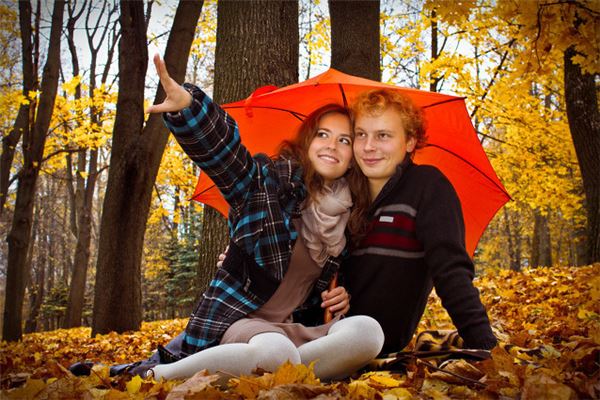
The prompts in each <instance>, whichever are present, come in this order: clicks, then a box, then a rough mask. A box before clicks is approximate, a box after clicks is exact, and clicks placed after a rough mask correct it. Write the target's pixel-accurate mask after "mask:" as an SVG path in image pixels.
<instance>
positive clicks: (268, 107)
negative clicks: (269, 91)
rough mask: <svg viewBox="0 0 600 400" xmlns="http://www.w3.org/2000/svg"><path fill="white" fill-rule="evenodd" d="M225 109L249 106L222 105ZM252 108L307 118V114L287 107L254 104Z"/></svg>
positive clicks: (299, 118)
mask: <svg viewBox="0 0 600 400" xmlns="http://www.w3.org/2000/svg"><path fill="white" fill-rule="evenodd" d="M222 108H223V109H224V110H227V109H230V108H232V109H233V108H247V106H223V107H222ZM251 108H261V109H265V110H275V111H282V112H286V113H290V114H292V115H293V116H294V117H296V118H297V119H298V120H299V121H303V120H304V119H305V118H306V115H304V114H302V113H299V112H296V111H292V110H287V109H285V108H279V107H271V106H252V107H251Z"/></svg>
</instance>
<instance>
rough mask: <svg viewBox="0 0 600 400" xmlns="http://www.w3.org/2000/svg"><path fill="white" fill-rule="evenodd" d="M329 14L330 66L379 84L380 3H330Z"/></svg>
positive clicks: (335, 0) (340, 0) (344, 0)
mask: <svg viewBox="0 0 600 400" xmlns="http://www.w3.org/2000/svg"><path fill="white" fill-rule="evenodd" d="M329 15H330V18H331V67H332V68H335V69H337V70H339V71H341V72H344V73H346V74H351V75H356V76H360V77H363V78H367V79H372V80H375V81H380V80H381V68H380V55H379V0H376V1H349V0H329Z"/></svg>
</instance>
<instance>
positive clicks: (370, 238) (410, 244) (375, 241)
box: [360, 232, 423, 251]
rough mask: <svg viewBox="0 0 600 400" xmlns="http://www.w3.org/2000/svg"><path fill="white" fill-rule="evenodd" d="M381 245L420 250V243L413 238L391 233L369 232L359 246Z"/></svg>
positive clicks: (421, 248)
mask: <svg viewBox="0 0 600 400" xmlns="http://www.w3.org/2000/svg"><path fill="white" fill-rule="evenodd" d="M369 246H381V247H386V248H393V249H399V250H407V251H422V250H423V246H421V243H420V242H419V241H418V240H416V239H413V238H409V237H406V236H400V235H397V234H393V233H383V232H378V233H371V234H370V235H367V237H366V238H365V240H363V242H362V243H361V246H360V247H369Z"/></svg>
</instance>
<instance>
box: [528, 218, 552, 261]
mask: <svg viewBox="0 0 600 400" xmlns="http://www.w3.org/2000/svg"><path fill="white" fill-rule="evenodd" d="M533 217H534V224H533V239H532V243H531V266H532V267H551V266H552V242H551V240H550V227H549V226H548V217H547V216H545V215H542V213H541V212H540V211H539V210H534V211H533Z"/></svg>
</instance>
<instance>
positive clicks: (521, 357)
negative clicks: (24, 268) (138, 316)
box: [0, 264, 600, 400]
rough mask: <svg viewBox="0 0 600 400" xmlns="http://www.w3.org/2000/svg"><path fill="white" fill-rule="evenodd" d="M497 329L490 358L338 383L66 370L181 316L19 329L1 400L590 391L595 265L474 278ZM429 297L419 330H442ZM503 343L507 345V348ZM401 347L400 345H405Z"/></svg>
mask: <svg viewBox="0 0 600 400" xmlns="http://www.w3.org/2000/svg"><path fill="white" fill-rule="evenodd" d="M477 286H478V287H479V288H480V290H481V294H482V299H483V302H484V303H485V305H486V306H487V308H488V311H489V314H490V318H491V320H492V321H493V327H494V330H495V331H496V334H497V336H498V337H499V338H500V340H501V341H502V342H503V343H510V344H512V345H516V346H518V347H519V348H528V349H534V348H535V349H537V350H538V351H537V352H523V351H519V349H518V348H516V347H513V348H511V349H508V348H507V347H506V346H504V347H497V348H496V349H494V350H493V352H492V359H490V360H486V361H481V362H465V361H462V360H461V361H454V362H450V363H446V365H444V364H438V365H437V366H436V365H434V363H433V362H431V361H425V360H415V361H414V362H412V363H411V364H410V365H409V366H408V368H407V370H406V371H405V372H403V373H397V372H394V373H391V372H389V371H387V372H386V371H379V372H371V373H366V374H363V375H362V376H360V377H358V376H357V377H355V379H348V380H346V381H342V382H328V383H322V382H319V381H318V380H317V379H316V378H315V377H314V375H313V374H312V371H311V370H310V368H306V367H303V366H292V365H289V364H285V365H282V366H281V367H280V369H279V370H278V371H275V372H274V373H264V374H263V375H261V376H248V377H232V378H231V379H230V380H229V382H228V384H227V385H226V386H218V385H217V382H215V380H216V377H215V376H213V375H208V374H205V373H199V374H197V375H196V376H194V377H193V378H191V379H189V380H188V381H186V382H183V381H162V382H155V381H153V380H142V379H140V378H139V377H137V378H133V379H132V378H131V377H117V378H110V377H109V376H108V368H107V367H102V366H97V367H94V370H93V371H92V374H91V375H90V376H89V377H86V378H77V377H74V376H72V375H71V374H70V373H69V372H68V371H67V370H66V367H68V366H69V365H70V364H71V363H73V362H75V361H79V360H83V359H86V360H93V361H98V362H101V363H103V364H105V365H110V364H118V363H124V362H128V361H131V360H138V359H141V358H144V357H147V356H148V355H149V354H150V352H151V351H152V350H153V349H155V348H156V346H157V345H158V344H162V343H165V342H167V341H168V340H169V339H170V338H171V337H172V336H174V335H175V334H177V333H178V332H180V331H181V330H182V329H183V328H184V326H185V320H172V321H159V322H150V323H145V324H144V325H143V326H142V329H141V330H140V331H139V332H131V333H127V334H122V335H118V334H108V335H99V336H97V337H95V338H92V339H91V338H89V335H90V330H89V328H77V329H69V330H57V331H52V332H44V333H36V334H29V335H25V337H24V338H23V341H22V342H19V343H16V344H15V343H10V344H9V343H6V342H2V344H0V371H1V377H2V378H1V388H2V391H1V392H0V398H8V399H28V398H36V399H62V398H87V399H96V398H98V399H129V398H135V399H145V398H150V399H164V398H168V399H184V398H186V399H187V398H190V399H192V398H193V399H196V398H198V399H205V398H208V399H240V398H260V399H284V398H319V399H336V398H350V399H362V398H366V399H385V400H393V399H410V398H422V399H446V398H461V399H462V398H490V399H491V398H521V399H576V398H582V399H587V398H600V383H599V378H600V373H599V363H600V361H599V357H600V309H599V308H600V264H595V265H594V266H588V267H582V268H573V267H570V268H567V267H564V268H551V269H547V268H540V269H533V270H525V271H522V272H520V273H515V272H511V271H506V270H503V271H498V272H494V273H488V274H486V275H484V276H482V277H480V278H479V279H478V280H477ZM451 328H452V325H451V323H450V320H449V318H448V316H447V314H446V312H445V311H444V310H443V308H442V307H441V305H440V302H439V299H437V298H436V297H435V296H432V298H431V299H430V304H429V307H428V311H427V312H426V314H425V316H424V318H423V321H422V322H421V326H420V327H419V329H420V330H424V329H451ZM507 349H508V350H509V351H507ZM409 350H410V347H409Z"/></svg>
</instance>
